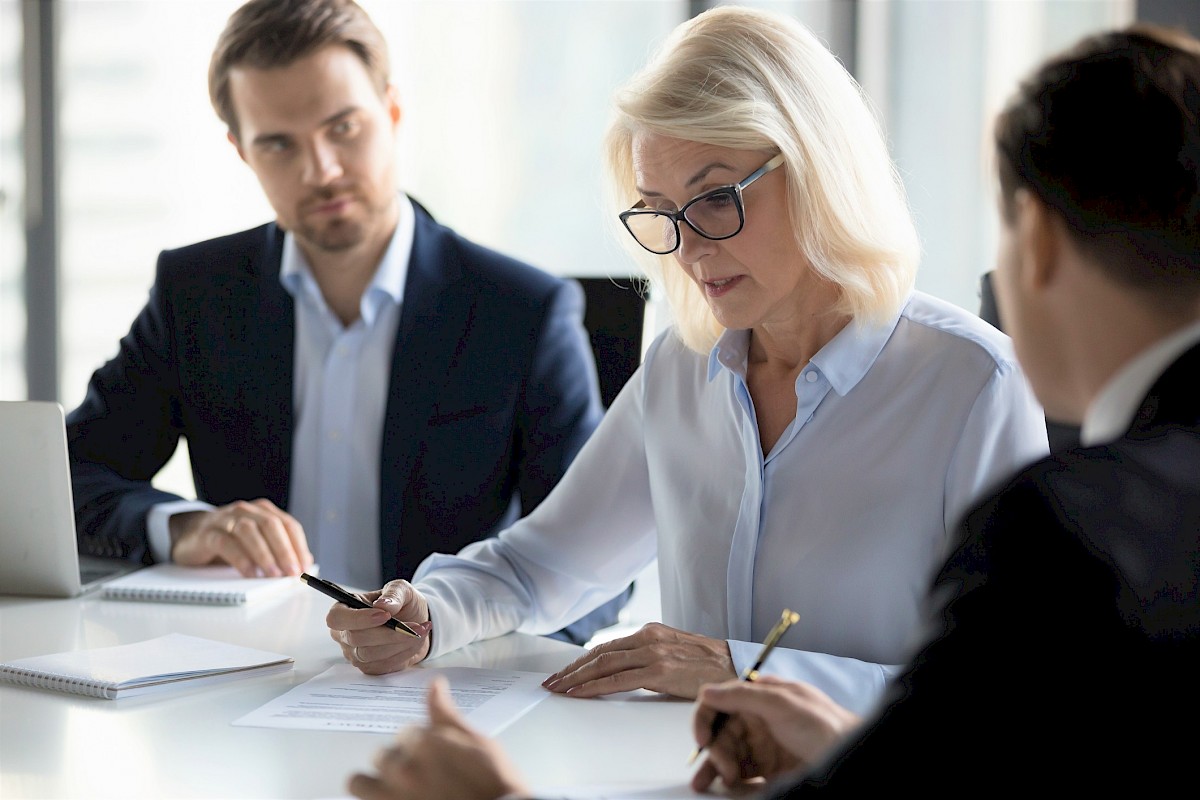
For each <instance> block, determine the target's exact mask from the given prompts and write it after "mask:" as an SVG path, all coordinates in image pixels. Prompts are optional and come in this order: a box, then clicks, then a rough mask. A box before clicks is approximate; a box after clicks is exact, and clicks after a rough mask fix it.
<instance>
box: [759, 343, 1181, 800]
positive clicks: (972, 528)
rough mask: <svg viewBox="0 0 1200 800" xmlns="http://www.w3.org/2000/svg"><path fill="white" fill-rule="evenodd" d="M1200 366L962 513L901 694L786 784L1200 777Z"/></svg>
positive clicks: (971, 784) (1053, 785)
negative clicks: (1088, 442) (926, 637)
mask: <svg viewBox="0 0 1200 800" xmlns="http://www.w3.org/2000/svg"><path fill="white" fill-rule="evenodd" d="M1198 374H1200V346H1198V347H1195V348H1193V349H1192V350H1190V351H1189V352H1187V353H1186V354H1184V355H1183V356H1182V357H1181V358H1179V359H1178V360H1177V361H1176V362H1175V363H1174V364H1173V365H1172V366H1171V367H1170V368H1169V369H1168V370H1167V371H1166V372H1165V373H1164V374H1163V375H1162V377H1161V378H1160V379H1159V380H1158V381H1157V382H1156V383H1155V385H1154V387H1153V388H1152V389H1151V391H1150V393H1149V395H1148V396H1147V397H1146V398H1145V400H1144V401H1143V403H1142V406H1141V409H1140V411H1139V412H1138V414H1137V416H1136V418H1135V419H1134V421H1133V424H1132V426H1131V428H1130V430H1129V432H1128V433H1127V434H1126V435H1125V436H1124V437H1123V438H1121V439H1119V440H1117V441H1116V442H1113V443H1111V444H1107V445H1103V446H1097V447H1086V448H1076V449H1072V450H1067V451H1064V452H1061V453H1055V454H1052V455H1051V456H1050V457H1048V458H1045V459H1043V460H1041V461H1038V462H1037V463H1035V464H1033V465H1032V466H1030V467H1029V468H1028V469H1026V470H1024V471H1022V472H1021V473H1020V474H1019V475H1017V476H1016V478H1014V479H1013V480H1012V482H1011V483H1009V484H1008V485H1007V486H1006V487H1005V488H1003V489H1002V490H1001V491H1000V492H999V493H998V494H996V495H995V496H993V497H991V498H990V499H988V500H986V501H985V502H983V503H982V504H981V505H980V506H979V507H978V508H977V509H976V510H975V511H974V512H972V513H971V514H970V515H969V516H968V517H967V519H966V522H965V539H964V543H963V545H962V546H961V548H960V549H959V550H958V551H957V552H956V553H955V555H954V556H953V557H952V558H951V559H950V560H949V562H948V563H947V565H946V567H945V568H944V570H943V571H942V573H941V576H940V578H939V588H938V591H939V593H943V594H942V596H943V599H945V598H947V597H948V598H949V602H948V604H947V605H946V606H945V610H944V617H943V618H944V623H945V624H944V628H943V630H942V631H941V632H940V635H939V636H937V637H936V638H935V639H934V640H933V641H932V642H931V643H930V644H929V645H928V646H927V647H926V648H925V649H924V650H923V651H922V652H921V653H920V654H919V655H918V657H917V658H916V659H915V661H914V662H913V663H912V665H911V667H910V668H909V669H908V671H907V672H906V674H905V675H904V676H903V677H902V679H901V680H900V681H899V683H898V685H897V689H898V699H897V700H896V701H895V702H894V703H893V704H892V705H890V706H889V707H888V708H887V709H886V711H885V712H884V713H883V714H882V715H881V716H880V717H879V719H877V720H876V721H874V723H873V724H872V725H871V726H870V727H869V728H868V729H867V732H866V735H865V736H864V737H862V738H861V739H859V740H858V741H856V743H854V744H853V745H852V746H851V747H850V748H849V749H847V750H845V751H844V752H842V753H840V754H839V755H838V756H837V757H836V758H834V759H833V760H832V761H831V763H830V764H828V765H825V766H824V767H823V768H822V769H819V770H818V771H817V772H816V774H812V775H810V776H809V777H808V779H807V780H806V781H804V782H803V783H802V784H800V785H797V786H794V787H792V788H791V790H790V791H786V790H784V791H782V792H780V795H783V794H786V796H788V797H791V796H792V795H793V794H799V795H802V796H807V792H808V791H810V790H824V791H825V792H827V793H833V794H841V795H845V796H849V797H881V796H893V795H899V794H903V793H904V792H902V791H901V790H902V789H913V790H916V791H917V792H918V796H921V797H967V796H973V795H975V796H983V797H1021V796H1077V797H1088V796H1094V797H1109V796H1116V795H1122V796H1136V797H1160V796H1168V795H1171V794H1174V793H1176V792H1177V791H1178V790H1177V789H1176V788H1175V787H1179V786H1188V785H1194V783H1195V766H1194V765H1195V760H1196V745H1197V737H1196V734H1195V730H1196V720H1197V719H1198V718H1200V716H1198V712H1200V393H1198V392H1197V391H1196V376H1197V375H1198ZM1189 730H1190V731H1192V733H1190V734H1189V733H1187V731H1189ZM772 796H776V795H772Z"/></svg>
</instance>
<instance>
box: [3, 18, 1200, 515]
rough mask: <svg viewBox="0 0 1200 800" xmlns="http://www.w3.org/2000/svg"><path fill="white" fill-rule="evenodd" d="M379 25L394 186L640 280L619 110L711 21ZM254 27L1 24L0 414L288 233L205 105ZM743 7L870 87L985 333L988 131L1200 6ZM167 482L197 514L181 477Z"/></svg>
mask: <svg viewBox="0 0 1200 800" xmlns="http://www.w3.org/2000/svg"><path fill="white" fill-rule="evenodd" d="M361 2H362V4H363V5H364V7H366V8H367V10H368V12H370V13H371V14H372V16H373V17H374V18H375V20H376V22H377V23H378V24H379V26H380V27H381V28H382V30H383V31H384V33H385V35H386V36H387V37H388V39H389V42H390V44H391V47H392V59H393V74H394V79H395V81H396V83H397V84H398V85H399V88H400V93H401V100H402V103H403V104H404V110H405V117H404V123H403V131H402V136H401V141H400V145H399V146H400V151H401V158H400V163H401V183H402V185H403V186H404V187H405V188H406V189H407V190H408V191H409V192H410V193H411V194H412V195H413V196H415V197H416V198H417V199H419V200H420V201H421V202H422V203H423V204H425V205H426V206H427V207H428V208H429V209H430V210H431V211H432V213H433V214H434V216H435V217H437V218H438V219H439V220H441V221H443V222H445V223H447V224H449V225H450V226H452V227H454V228H456V229H458V230H459V231H460V232H461V233H463V234H465V235H467V236H468V237H471V238H474V239H476V240H477V241H480V242H482V243H485V244H488V245H491V246H493V247H496V248H498V249H500V250H503V251H506V252H509V253H512V254H514V255H516V256H519V257H521V258H524V259H526V260H528V261H531V262H533V263H535V264H538V265H540V266H542V267H544V268H545V269H547V270H549V271H551V272H554V273H558V274H564V275H578V276H583V275H588V276H605V275H612V276H623V275H627V274H629V273H630V271H631V269H632V265H631V264H630V263H629V262H628V259H627V258H626V257H625V256H624V254H623V252H622V251H621V250H620V249H619V248H618V246H617V245H616V244H615V243H614V242H613V241H611V239H610V233H609V229H608V227H607V226H606V225H605V224H604V221H603V217H602V214H604V213H607V212H605V211H604V210H603V209H602V208H601V202H600V157H599V152H600V138H601V133H602V131H603V129H604V126H605V123H606V120H607V118H608V99H609V96H610V94H611V92H612V90H613V89H614V88H615V87H616V86H617V85H618V84H619V83H620V82H621V81H622V80H623V79H625V78H626V77H628V76H629V75H630V74H631V73H632V72H633V71H634V70H635V69H636V68H637V67H638V66H640V65H641V64H642V63H643V61H644V60H645V59H646V57H647V55H648V54H649V53H650V51H651V50H652V49H653V48H654V46H655V45H656V44H657V43H658V42H659V41H661V39H662V38H663V37H664V36H665V35H666V33H667V32H668V31H670V30H671V29H672V28H673V27H674V26H675V25H677V24H678V23H679V22H681V21H683V20H685V19H686V18H687V17H688V16H689V15H692V14H696V13H699V12H700V11H702V10H704V9H705V8H707V7H708V6H710V5H715V4H716V3H710V2H704V1H703V0H699V1H697V0H692V1H691V2H688V1H687V0H361ZM239 3H240V0H0V400H12V399H23V398H26V397H29V398H34V399H53V400H58V401H59V402H61V403H62V404H63V405H64V406H66V407H67V408H68V409H70V408H71V407H73V406H74V405H76V404H77V403H78V402H79V401H80V400H81V399H82V396H83V391H84V389H85V387H86V384H87V380H88V376H89V375H90V373H91V372H92V370H93V369H95V368H96V367H97V366H99V365H100V364H101V363H103V362H104V361H105V360H106V359H108V358H110V357H111V356H112V355H113V354H114V353H115V351H116V344H117V341H118V340H119V338H120V337H121V336H122V335H124V333H125V332H126V330H127V329H128V326H129V323H130V322H131V321H132V319H133V317H134V315H135V314H136V313H137V311H138V309H139V308H140V307H141V305H142V304H143V302H144V301H145V298H146V294H147V291H148V289H149V285H150V281H151V279H152V277H153V269H154V263H155V258H156V256H157V254H158V252H159V251H160V250H162V249H164V248H168V247H177V246H180V245H184V244H187V243H191V242H195V241H199V240H201V239H205V238H208V237H212V236H217V235H221V234H224V233H229V232H233V231H237V230H242V229H245V228H248V227H251V226H253V225H257V224H260V223H261V222H264V221H267V220H268V219H270V218H271V212H270V208H269V207H268V205H267V203H266V201H265V200H264V199H263V197H262V194H261V192H260V190H259V188H258V184H257V183H256V181H255V179H254V177H253V175H252V174H251V172H250V171H249V169H248V168H246V167H245V166H244V165H243V164H242V163H241V161H240V160H239V159H238V158H237V156H236V154H235V152H234V150H233V148H232V147H231V146H230V145H229V143H228V142H227V141H226V139H225V131H224V129H223V128H222V126H221V124H220V123H219V122H218V120H217V118H216V116H215V115H214V113H213V111H212V109H211V107H210V106H209V103H208V94H207V87H206V70H207V65H208V59H209V55H210V52H211V49H212V46H213V44H214V42H215V40H216V37H217V34H218V32H219V31H220V29H221V27H222V26H223V25H224V23H225V20H226V18H227V17H228V15H229V14H230V13H231V12H232V11H233V10H234V8H236V7H237V5H239ZM743 4H745V5H753V6H759V7H765V8H771V9H774V10H777V11H780V12H783V13H786V14H790V15H793V16H795V17H796V18H797V19H799V20H801V21H802V22H804V23H805V24H807V25H808V26H809V27H810V28H811V29H812V30H813V31H814V32H815V33H816V34H817V35H818V36H819V37H821V38H822V39H823V40H824V41H825V42H827V43H828V45H829V46H830V48H831V49H832V50H833V52H834V53H835V54H837V55H838V57H839V58H841V59H842V61H843V63H844V64H845V65H846V66H847V68H848V69H849V70H850V71H851V72H852V73H853V74H854V75H855V76H856V77H857V78H858V80H859V81H860V83H861V84H862V85H863V87H864V89H865V90H866V91H867V93H868V94H869V96H870V98H871V100H872V102H873V103H874V105H875V106H876V109H877V111H878V114H879V117H880V119H881V121H882V123H883V126H884V128H885V130H886V132H887V135H888V138H889V141H890V144H891V148H892V152H893V155H894V157H895V159H896V161H897V163H898V165H899V168H900V170H901V173H902V175H903V177H904V180H905V182H906V184H907V187H908V191H909V195H910V201H911V204H912V207H913V210H914V212H915V214H916V218H917V222H918V226H919V230H920V232H921V236H922V241H923V247H924V258H923V263H922V267H921V271H920V273H919V279H918V286H919V288H921V289H923V290H925V291H927V292H930V293H932V294H934V295H937V296H939V297H942V298H944V299H946V300H949V301H951V302H953V303H956V304H958V305H961V306H963V307H964V308H968V309H971V310H977V308H978V302H979V298H978V282H979V276H980V275H981V274H982V273H983V272H985V271H987V270H988V269H990V268H991V264H992V254H993V251H994V243H995V238H996V230H995V221H994V213H993V208H992V205H993V186H992V184H991V179H990V164H989V163H988V161H987V154H988V130H989V123H990V119H991V117H992V115H993V114H994V113H995V111H996V110H997V108H998V107H999V105H1000V104H1001V103H1002V102H1003V100H1004V99H1005V97H1006V96H1007V94H1008V93H1009V91H1010V90H1011V89H1012V87H1013V86H1014V85H1015V82H1016V80H1017V79H1018V77H1019V76H1020V75H1021V74H1022V73H1023V72H1024V71H1025V70H1027V69H1028V68H1029V67H1031V66H1032V65H1033V64H1034V63H1036V62H1037V61H1038V60H1040V59H1041V58H1043V57H1044V56H1046V55H1048V54H1049V53H1051V52H1053V51H1055V50H1058V49H1060V48H1062V47H1064V46H1066V45H1068V44H1070V43H1071V42H1073V41H1074V40H1076V39H1078V38H1079V37H1081V36H1083V35H1084V34H1087V33H1090V32H1094V31H1096V30H1099V29H1102V28H1106V27H1111V26H1116V25H1122V24H1125V23H1128V22H1131V21H1133V20H1135V19H1146V20H1151V21H1157V22H1162V23H1167V24H1178V25H1182V26H1183V27H1187V28H1188V29H1190V30H1191V31H1192V32H1193V33H1195V32H1197V30H1198V28H1200V2H1194V1H1193V0H754V1H753V2H745V3H743ZM662 324H665V323H664V321H663V320H662V319H661V316H660V318H659V322H658V325H659V326H660V327H661V325H662ZM176 460H177V461H182V459H181V458H178V459H176ZM162 480H163V481H165V482H166V483H168V484H171V483H172V482H173V481H175V482H179V483H180V484H183V485H171V486H167V487H165V488H171V489H172V490H174V491H179V492H180V493H183V494H188V495H190V494H191V488H190V485H186V484H187V478H186V476H185V475H184V473H182V472H180V471H179V469H178V468H176V470H175V471H173V472H172V471H171V470H168V473H167V474H166V475H164V476H163V479H162Z"/></svg>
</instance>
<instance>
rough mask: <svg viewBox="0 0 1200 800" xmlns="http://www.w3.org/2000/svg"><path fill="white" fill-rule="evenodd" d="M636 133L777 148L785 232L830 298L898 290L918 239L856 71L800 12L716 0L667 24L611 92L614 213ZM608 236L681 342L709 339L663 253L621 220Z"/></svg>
mask: <svg viewBox="0 0 1200 800" xmlns="http://www.w3.org/2000/svg"><path fill="white" fill-rule="evenodd" d="M639 132H644V133H651V134H658V135H663V136H669V137H672V138H677V139H685V140H687V141H693V142H700V143H703V144H711V145H717V146H721V147H729V148H733V149H740V150H761V151H763V152H764V153H767V154H769V153H773V152H776V151H777V152H780V153H782V154H783V157H784V160H785V167H786V169H787V190H788V213H789V216H790V218H791V221H792V227H793V229H794V231H795V236H796V241H797V243H798V245H799V247H800V251H801V252H802V253H803V254H804V255H805V257H806V258H807V259H808V261H809V262H810V263H811V264H812V268H813V269H814V270H816V272H817V273H818V274H819V275H820V276H822V277H824V278H825V279H827V280H829V281H830V282H832V283H834V284H836V285H838V286H839V287H841V290H842V291H841V300H840V304H839V305H840V307H839V308H837V309H835V311H837V312H840V313H846V314H849V315H851V316H853V317H854V318H855V319H857V320H862V321H883V320H885V319H886V318H888V317H890V316H892V315H893V314H895V313H896V312H897V311H898V310H899V308H900V306H901V304H902V303H903V302H904V300H905V298H906V297H907V296H908V294H909V293H910V292H911V290H912V287H913V283H914V280H915V277H916V268H917V259H918V257H919V249H920V248H919V245H918V242H917V233H916V229H915V227H914V226H913V222H912V216H911V214H910V212H909V208H908V202H907V199H906V197H905V193H904V187H903V184H902V183H901V181H900V177H899V175H898V174H897V172H896V168H895V165H894V164H893V163H892V160H891V158H890V156H889V155H888V151H887V146H886V144H885V143H884V140H883V135H882V133H881V132H880V129H879V125H878V123H877V122H876V120H875V117H874V116H873V114H872V113H871V110H870V109H869V108H868V106H867V102H866V99H865V97H864V96H863V93H862V90H861V89H860V88H859V86H858V84H857V83H856V82H855V81H854V79H853V78H852V77H850V75H849V74H848V73H847V72H846V70H845V69H843V68H842V66H841V64H839V63H838V61H837V59H836V58H834V56H833V54H832V53H830V52H829V50H827V49H826V48H825V47H824V45H822V44H821V42H820V41H818V40H817V38H816V37H815V36H813V35H812V33H810V32H809V31H808V30H807V29H806V28H804V27H803V26H802V25H801V24H800V23H799V22H797V21H795V20H793V19H791V18H789V17H785V16H782V15H779V14H774V13H770V12H766V11H760V10H757V9H751V8H744V7H737V6H721V7H718V8H713V9H710V10H708V11H706V12H704V13H703V14H700V15H698V16H697V17H695V18H693V19H691V20H689V21H688V22H685V23H683V24H682V25H680V26H679V27H678V28H676V29H675V31H674V32H673V33H672V34H671V35H670V36H669V37H668V39H667V40H666V42H665V43H664V44H663V45H662V47H661V48H660V50H659V51H658V53H657V54H656V55H655V56H654V57H653V58H652V59H651V60H650V62H649V63H648V64H647V65H646V66H645V67H643V68H642V70H641V71H640V72H638V73H637V74H636V75H634V76H633V78H631V79H630V80H629V82H628V83H626V84H625V86H624V87H623V88H622V89H620V90H618V92H617V94H616V96H615V117H614V119H613V121H612V123H611V125H610V126H609V129H608V132H607V135H606V138H605V150H606V156H607V167H608V178H609V179H608V187H607V188H608V192H609V204H610V207H611V208H612V209H613V210H614V212H615V211H616V210H622V209H624V208H628V207H629V206H630V205H631V204H632V203H633V202H635V201H636V199H637V187H636V182H635V178H634V171H633V162H632V152H631V150H632V141H633V137H634V135H635V134H636V133H639ZM611 218H612V219H613V220H614V221H615V213H614V214H612V215H611ZM616 224H617V226H618V228H619V226H620V223H619V222H616ZM617 235H618V236H619V237H620V238H621V240H622V241H623V242H624V243H625V244H626V245H627V246H629V247H631V248H632V252H633V253H635V254H636V257H637V258H638V260H639V261H640V262H641V263H643V264H644V266H645V268H646V272H647V275H648V277H649V278H650V281H651V284H652V285H654V286H656V287H661V288H662V290H663V291H664V293H665V295H666V298H667V301H668V303H669V304H670V307H671V312H672V315H673V317H674V324H675V327H676V329H677V331H678V333H679V335H680V338H681V339H682V340H683V342H684V343H685V344H686V345H687V346H688V347H690V348H692V349H693V350H697V351H699V352H704V353H706V352H708V350H709V349H711V347H712V345H713V344H714V343H715V341H716V339H717V337H718V336H719V335H720V333H721V331H722V330H723V329H722V327H721V325H720V324H719V323H718V322H717V320H716V318H715V317H714V316H713V314H712V312H711V311H710V310H709V308H708V304H707V303H706V302H705V299H704V296H703V294H702V293H701V292H700V290H699V288H698V287H697V286H696V285H695V284H694V283H693V282H692V281H691V280H690V279H689V278H688V277H687V276H686V275H685V274H684V273H683V271H682V270H680V269H679V268H678V267H677V266H676V265H675V264H674V263H673V258H672V257H671V256H652V255H651V254H649V253H647V252H646V251H644V250H642V249H641V248H640V247H639V246H638V245H637V243H636V242H634V240H633V238H632V237H631V236H629V234H628V233H627V232H626V231H624V230H623V229H621V230H619V232H618V233H617Z"/></svg>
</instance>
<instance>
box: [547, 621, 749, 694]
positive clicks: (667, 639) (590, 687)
mask: <svg viewBox="0 0 1200 800" xmlns="http://www.w3.org/2000/svg"><path fill="white" fill-rule="evenodd" d="M736 677H737V670H735V669H734V666H733V656H732V655H730V653H729V645H728V644H726V643H725V640H723V639H710V638H708V637H707V636H699V635H697V634H694V633H687V632H685V631H681V630H676V629H675V628H669V627H667V626H666V625H663V624H661V623H658V622H651V623H649V624H648V625H644V626H642V629H641V630H639V631H638V632H637V633H635V634H633V635H632V636H625V637H623V638H620V639H613V640H612V641H611V642H605V643H604V644H602V645H599V646H597V647H594V648H592V649H591V650H589V651H588V652H587V653H586V654H584V655H582V656H580V657H579V658H577V659H575V660H574V661H572V662H571V663H570V664H568V665H567V666H566V667H564V668H563V669H561V670H559V671H558V672H556V673H554V674H553V675H551V676H550V677H549V678H546V680H545V681H543V682H542V686H544V687H546V688H547V689H549V690H550V691H552V692H559V693H561V694H566V695H570V696H571V697H599V696H600V695H605V694H614V693H616V692H628V691H632V690H634V689H649V690H650V691H652V692H663V693H665V694H672V695H675V696H676V697H686V698H688V699H689V700H694V699H695V698H696V695H697V694H699V693H700V687H701V686H703V685H704V684H706V683H719V682H721V681H726V680H729V679H730V678H736Z"/></svg>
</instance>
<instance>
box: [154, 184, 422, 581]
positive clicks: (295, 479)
mask: <svg viewBox="0 0 1200 800" xmlns="http://www.w3.org/2000/svg"><path fill="white" fill-rule="evenodd" d="M398 205H399V209H400V214H399V220H398V223H397V225H396V231H395V233H394V234H393V235H392V240H391V243H390V244H389V245H388V249H387V251H386V252H385V253H384V256H383V259H382V260H381V261H380V263H379V267H378V269H377V270H376V272H375V275H374V277H373V278H372V279H371V283H370V284H369V285H368V286H367V288H366V290H365V291H364V292H363V296H362V299H361V301H360V303H359V315H360V316H359V319H357V320H355V321H354V322H353V323H351V324H350V325H349V326H343V325H342V323H341V321H340V320H339V319H338V318H337V316H336V315H335V314H334V313H333V312H332V311H331V310H330V308H329V305H328V304H327V303H326V302H325V298H324V297H323V296H322V295H321V290H320V288H319V287H318V286H317V282H316V280H315V279H314V278H313V275H312V270H311V268H310V267H309V264H308V262H307V260H306V259H305V257H304V253H303V252H301V250H300V248H299V247H298V246H297V244H296V241H295V238H294V237H293V236H292V234H291V233H288V234H286V235H285V236H284V240H283V257H282V263H281V266H280V276H279V280H280V282H281V283H282V284H283V287H284V289H286V290H287V292H288V293H289V294H290V295H291V296H292V298H293V300H294V303H295V322H296V332H295V349H294V370H295V371H294V374H293V379H292V387H293V389H292V391H293V411H294V417H293V428H292V463H291V479H290V483H289V490H288V513H290V514H291V515H292V516H293V517H295V518H296V520H297V521H299V523H300V524H301V525H302V526H303V527H304V532H305V535H306V537H307V539H308V546H309V549H310V550H311V551H312V553H313V557H314V559H315V560H316V562H317V564H318V565H320V570H321V574H322V575H323V576H325V577H327V578H330V579H332V580H334V581H337V582H339V583H344V584H347V585H349V586H353V587H358V588H364V589H370V588H374V587H378V586H381V585H382V584H383V576H382V569H381V563H380V562H381V559H380V554H379V460H380V454H381V442H382V441H383V424H384V416H385V413H386V410H387V396H388V389H389V385H390V380H391V374H392V369H391V361H392V353H393V349H394V346H395V342H396V332H397V330H398V329H399V325H400V309H401V305H402V300H403V297H404V284H405V277H406V276H407V273H408V261H409V255H410V252H411V250H412V241H413V230H414V226H415V213H414V211H413V207H412V203H411V201H409V200H408V198H406V197H404V196H401V197H400V198H399V203H398ZM246 499H247V500H251V499H254V498H246ZM209 508H212V506H211V505H209V504H207V503H201V502H197V501H175V502H171V503H163V504H161V505H159V506H156V507H155V508H153V509H151V511H150V515H149V518H148V524H149V528H150V539H151V545H152V547H153V548H154V555H155V558H156V559H158V560H161V561H166V560H169V554H170V535H169V531H168V520H169V517H170V515H172V514H177V513H182V512H184V511H193V510H198V509H209Z"/></svg>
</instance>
